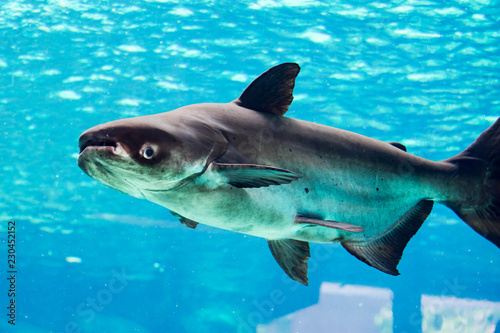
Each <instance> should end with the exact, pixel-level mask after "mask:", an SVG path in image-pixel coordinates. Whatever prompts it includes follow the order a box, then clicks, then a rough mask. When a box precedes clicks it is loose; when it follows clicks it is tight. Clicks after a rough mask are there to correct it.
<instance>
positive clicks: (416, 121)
mask: <svg viewBox="0 0 500 333" xmlns="http://www.w3.org/2000/svg"><path fill="white" fill-rule="evenodd" d="M499 20H500V6H499V4H498V3H497V2H495V1H488V0H476V1H406V2H405V1H392V2H364V1H336V2H334V3H330V2H321V1H308V0H276V1H273V0H260V1H240V2H234V1H219V2H212V1H185V2H182V1H175V0H157V1H154V0H147V1H138V0H136V1H134V0H129V1H127V0H122V1H107V0H86V1H85V0H80V1H77V0H48V1H36V0H32V1H28V0H26V1H22V0H4V1H2V2H1V4H0V83H1V87H2V89H1V91H0V115H1V119H0V120H1V131H0V152H1V153H0V162H1V164H0V169H1V175H2V177H1V178H0V182H1V183H0V185H1V186H0V208H1V209H0V230H1V231H2V233H1V237H2V249H1V252H0V253H3V255H1V256H2V257H3V258H4V259H2V260H1V262H2V263H1V265H0V266H1V267H2V268H1V272H2V275H1V276H0V280H1V281H3V282H2V283H1V284H0V288H1V289H0V294H2V295H3V296H2V298H1V300H2V303H1V304H0V308H1V309H3V310H2V315H1V317H0V318H1V319H0V320H1V322H0V331H2V332H30V333H31V332H58V333H59V332H85V333H87V332H141V333H144V332H245V333H246V332H259V333H264V332H265V333H270V332H273V333H274V332H384V333H388V332H395V333H396V332H398V333H399V332H408V333H410V332H494V331H495V325H496V324H497V322H498V321H499V319H500V280H499V279H500V265H499V259H500V257H499V255H500V252H499V249H498V248H497V247H496V246H494V245H493V244H491V243H490V242H489V241H487V240H486V239H484V238H482V237H481V236H479V235H478V234H477V233H475V232H474V231H472V230H471V229H470V228H469V227H468V226H467V225H466V224H465V223H463V222H462V221H461V220H459V219H458V218H457V217H456V216H455V215H454V214H453V213H452V212H450V211H449V210H448V209H447V208H445V207H442V206H441V207H440V206H436V207H435V209H434V211H433V213H432V214H431V215H430V217H429V218H428V219H427V221H426V222H425V223H424V225H423V227H422V228H421V229H420V231H419V232H418V233H417V235H416V236H415V237H414V238H413V239H412V240H411V241H410V243H409V244H408V246H407V248H406V250H405V253H404V255H403V259H402V261H401V263H400V265H399V270H400V272H401V273H402V274H401V275H400V276H398V277H393V276H388V275H386V274H384V273H381V272H379V271H377V270H375V269H373V268H371V267H369V266H367V265H365V264H363V263H362V262H360V261H358V260H357V259H356V258H354V257H353V256H351V255H350V254H348V253H347V252H346V251H345V250H344V249H343V248H342V247H341V246H339V245H336V244H332V245H318V244H312V245H311V253H312V258H311V259H310V262H309V265H310V270H309V281H310V286H309V287H305V286H302V285H299V284H297V283H295V282H293V281H291V280H289V279H288V278H287V277H286V276H284V273H283V272H282V270H281V269H280V267H279V266H278V265H277V264H276V262H275V261H274V259H273V257H272V256H271V254H270V252H269V249H268V247H267V244H266V242H265V240H263V239H259V238H255V237H251V236H245V235H242V234H236V233H231V232H227V231H223V230H218V229H214V228H210V227H205V226H202V225H200V226H199V227H198V228H197V229H196V230H192V229H188V228H186V227H184V226H182V225H181V224H180V223H179V221H178V220H176V219H175V218H174V217H173V216H171V215H170V214H169V213H168V211H166V210H165V209H164V208H162V207H160V206H155V205H153V204H151V203H149V202H147V201H144V200H139V199H134V198H132V197H129V196H126V195H124V194H121V193H118V192H116V191H113V190H111V189H109V188H106V187H105V186H103V185H101V184H99V183H97V182H96V181H94V180H92V179H91V178H89V177H88V176H87V175H85V174H84V173H83V172H82V171H81V170H80V169H79V168H78V166H77V164H76V158H77V154H78V146H77V140H78V137H79V135H80V134H81V133H82V132H83V131H84V130H86V129H88V128H90V127H92V126H95V125H97V124H100V123H103V122H106V121H111V120H115V119H120V118H126V117H131V116H139V115H147V114H155V113H159V112H164V111H168V110H172V109H175V108H177V107H180V106H183V105H187V104H193V103H199V102H228V101H231V100H233V99H235V98H237V97H238V96H239V94H240V93H241V92H242V91H243V89H244V88H245V87H246V86H247V84H249V83H250V82H251V80H252V79H253V78H255V77H256V76H257V75H259V74H260V73H261V72H263V71H265V70H266V69H268V68H269V67H271V66H273V65H276V64H278V63H282V62H297V63H299V64H300V66H301V67H302V71H301V73H300V75H299V77H298V79H297V81H296V88H295V93H294V95H295V100H294V102H293V104H292V106H291V108H290V111H289V112H288V113H287V115H288V116H289V117H294V118H298V119H303V120H308V121H313V122H317V123H321V124H326V125H329V126H334V127H338V128H342V129H346V130H350V131H354V132H357V133H360V134H363V135H367V136H370V137H374V138H377V139H380V140H384V141H397V142H402V143H404V144H405V145H406V146H407V148H408V151H409V152H411V153H413V154H416V155H419V156H422V157H425V158H428V159H432V160H441V159H445V158H448V157H450V156H453V155H455V154H457V153H459V152H460V151H462V150H463V149H465V148H466V147H467V146H468V145H469V144H470V143H471V142H472V141H474V139H475V138H476V137H477V136H478V135H479V134H480V133H481V132H482V131H484V130H485V129H486V128H487V127H488V126H489V125H490V124H492V123H493V122H494V121H495V120H496V118H497V117H498V116H500V97H499V96H500V84H499V80H500V65H499V64H500V21H499ZM9 220H15V221H16V241H17V242H16V259H17V261H16V270H17V275H16V297H15V301H16V322H15V323H16V325H15V326H12V325H10V324H8V323H7V321H8V320H9V318H8V317H7V316H6V314H7V310H6V307H7V306H8V304H9V303H8V302H9V301H10V299H11V298H8V297H7V290H8V289H9V285H8V284H7V283H5V282H6V278H7V276H8V274H7V270H8V268H7V251H8V249H7V244H6V240H7V223H8V221H9ZM495 332H498V329H497V331H495Z"/></svg>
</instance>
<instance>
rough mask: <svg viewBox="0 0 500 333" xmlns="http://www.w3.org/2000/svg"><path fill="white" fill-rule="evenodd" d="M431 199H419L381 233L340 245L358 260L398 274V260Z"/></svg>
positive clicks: (422, 218) (430, 205)
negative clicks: (390, 227) (388, 228)
mask: <svg viewBox="0 0 500 333" xmlns="http://www.w3.org/2000/svg"><path fill="white" fill-rule="evenodd" d="M432 205H433V202H432V201H428V200H421V201H420V202H419V203H418V204H417V205H415V206H414V207H413V208H412V209H410V210H409V211H407V212H406V213H405V214H404V215H403V216H402V217H401V218H400V219H399V220H398V221H397V222H396V223H395V225H394V227H393V228H392V229H391V230H389V231H387V232H385V233H384V234H382V235H378V236H374V237H372V238H371V239H368V240H367V241H353V242H349V241H347V242H342V246H343V247H344V248H345V249H346V250H347V251H349V253H350V254H352V255H354V256H355V257H356V258H358V259H359V260H361V261H363V262H364V263H367V264H368V265H370V266H372V267H375V268H376V269H378V270H381V271H382V272H384V273H387V274H391V275H399V272H398V269H397V268H396V267H397V266H398V263H399V260H400V259H401V256H402V255H403V250H404V249H405V247H406V244H408V241H409V240H410V238H412V237H413V235H415V233H416V232H417V231H418V229H419V228H420V226H421V225H422V223H423V222H424V220H425V219H426V218H427V216H429V214H430V212H431V210H432Z"/></svg>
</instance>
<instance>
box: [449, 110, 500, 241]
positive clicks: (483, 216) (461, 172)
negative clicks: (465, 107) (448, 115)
mask: <svg viewBox="0 0 500 333" xmlns="http://www.w3.org/2000/svg"><path fill="white" fill-rule="evenodd" d="M443 162H448V163H451V164H453V165H455V175H454V177H453V179H454V181H455V182H457V183H458V184H459V186H458V191H457V194H456V195H454V196H453V197H452V198H450V200H449V201H447V202H443V203H444V204H445V205H447V206H448V207H450V208H451V209H452V210H453V211H454V212H455V213H456V214H457V215H458V216H459V217H460V218H461V219H462V220H464V221H465V222H466V223H467V224H468V225H469V226H470V227H472V229H474V230H475V231H476V232H477V233H479V234H480V235H481V236H483V237H485V238H486V239H488V240H489V241H490V242H492V243H493V244H495V245H496V246H497V247H499V248H500V119H498V120H497V121H496V122H495V123H494V124H493V125H492V126H491V127H490V128H488V129H487V130H486V131H484V132H483V133H482V134H481V135H480V136H479V138H477V140H476V141H474V143H473V144H471V145H470V146H469V147H468V148H467V149H466V150H464V151H463V152H462V153H460V154H458V155H456V156H454V157H452V158H450V159H447V160H445V161H443Z"/></svg>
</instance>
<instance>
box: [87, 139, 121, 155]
mask: <svg viewBox="0 0 500 333" xmlns="http://www.w3.org/2000/svg"><path fill="white" fill-rule="evenodd" d="M79 146H80V154H81V153H83V151H84V150H85V149H87V148H89V147H92V148H100V147H110V148H113V150H114V149H116V148H117V147H118V144H117V143H116V141H113V140H109V139H96V138H82V139H80V145H79Z"/></svg>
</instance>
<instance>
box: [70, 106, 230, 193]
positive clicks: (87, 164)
mask: <svg viewBox="0 0 500 333" xmlns="http://www.w3.org/2000/svg"><path fill="white" fill-rule="evenodd" d="M166 114H168V112H167V113H165V114H162V115H166ZM170 118H172V119H169V117H165V116H160V115H154V116H144V117H137V118H129V119H122V120H117V121H112V122H109V123H106V124H102V125H99V126H96V127H93V128H91V129H89V130H87V131H85V132H84V133H83V134H82V135H81V136H80V139H79V148H80V154H79V157H78V165H79V167H80V168H81V169H82V170H83V171H84V172H85V173H86V174H87V175H89V176H90V177H92V178H94V179H95V180H97V181H98V182H100V183H102V184H104V185H106V186H108V187H111V188H113V189H115V190H117V191H120V192H123V193H126V194H129V195H131V196H134V197H137V198H145V194H144V193H145V192H147V191H168V190H172V189H175V188H178V187H179V186H181V184H184V183H186V182H187V181H188V180H189V179H192V178H193V176H196V175H199V174H201V173H202V172H203V171H204V170H205V169H206V168H207V166H208V164H209V163H210V162H211V161H213V160H214V159H215V158H217V157H218V155H220V154H221V153H222V152H221V149H222V150H223V149H224V148H221V145H220V144H219V143H218V142H217V135H216V133H215V132H214V131H213V130H211V129H210V128H208V127H207V126H201V127H200V126H198V127H199V128H196V127H193V126H192V125H186V124H185V123H184V122H183V121H179V119H175V118H173V117H170ZM219 135H220V134H219Z"/></svg>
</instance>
